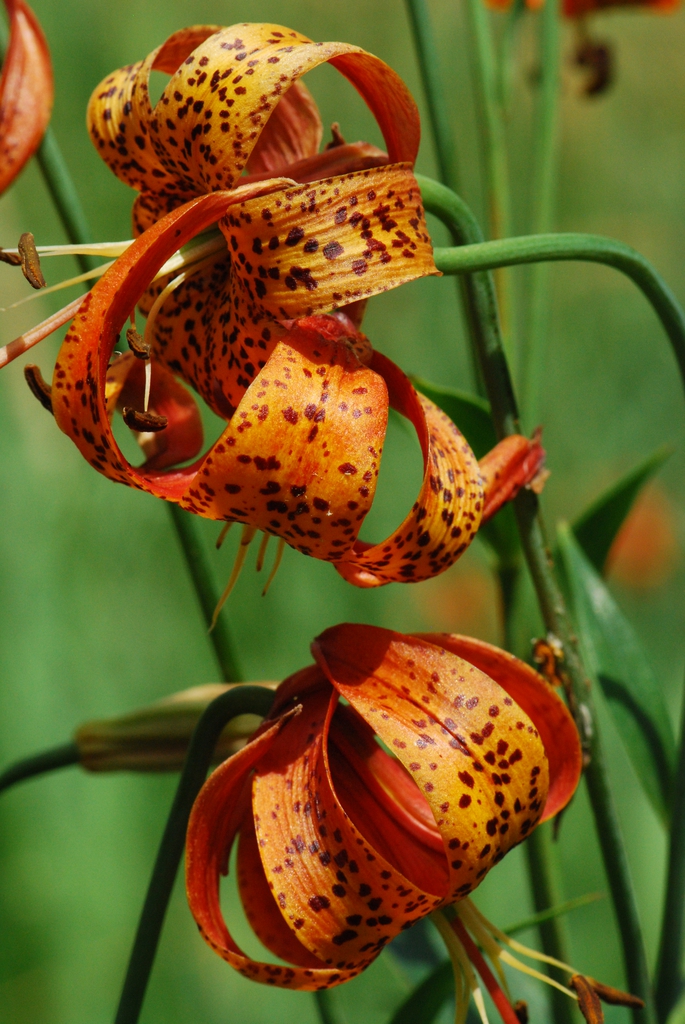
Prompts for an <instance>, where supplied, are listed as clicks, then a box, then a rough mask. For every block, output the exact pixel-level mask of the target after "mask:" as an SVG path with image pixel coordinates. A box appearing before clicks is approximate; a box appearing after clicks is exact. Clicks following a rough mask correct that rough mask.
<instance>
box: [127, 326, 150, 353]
mask: <svg viewBox="0 0 685 1024" xmlns="http://www.w3.org/2000/svg"><path fill="white" fill-rule="evenodd" d="M126 341H127V342H128V347H129V348H130V349H131V352H133V355H134V356H135V357H136V359H149V358H150V345H149V343H148V342H147V341H145V339H144V337H143V336H142V334H138V331H137V330H136V329H135V327H129V329H128V330H127V331H126Z"/></svg>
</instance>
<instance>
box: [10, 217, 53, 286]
mask: <svg viewBox="0 0 685 1024" xmlns="http://www.w3.org/2000/svg"><path fill="white" fill-rule="evenodd" d="M17 249H18V250H19V261H20V263H21V269H22V271H23V274H24V277H25V278H26V280H27V281H28V283H29V284H30V285H31V287H32V288H45V287H46V283H45V278H44V277H43V271H42V270H41V269H40V258H39V256H38V251H37V249H36V243H35V240H34V237H33V235H32V234H31V232H30V231H25V232H24V234H23V235H22V236H21V238H20V239H19V245H18V246H17Z"/></svg>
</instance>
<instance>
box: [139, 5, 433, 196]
mask: <svg viewBox="0 0 685 1024" xmlns="http://www.w3.org/2000/svg"><path fill="white" fill-rule="evenodd" d="M191 58H192V59H191ZM326 61H330V62H331V63H332V64H333V65H334V66H335V67H336V68H337V69H338V70H339V71H340V72H341V73H342V74H343V75H345V77H346V78H348V79H349V80H350V81H351V82H352V84H353V85H354V86H355V88H356V89H357V90H358V91H359V92H360V94H361V95H362V97H363V98H364V100H365V101H366V103H367V104H368V106H369V107H370V109H371V111H372V113H373V114H374V115H375V117H376V120H377V121H378V124H379V127H380V129H381V131H382V133H383V137H384V139H385V141H386V145H387V148H388V155H389V157H390V160H391V161H393V162H399V161H408V162H410V163H412V164H413V162H414V160H415V159H416V154H417V152H418V146H419V140H420V122H419V116H418V111H417V108H416V104H415V103H414V100H413V99H412V97H411V94H410V93H409V91H408V90H407V87H406V86H405V85H404V83H403V82H402V80H401V79H400V78H399V76H398V75H397V74H396V73H395V72H394V71H393V70H392V69H391V68H389V67H388V66H387V65H386V64H384V62H383V61H381V60H379V59H378V58H377V57H374V56H372V55H371V54H368V53H366V52H365V51H364V50H361V49H360V48H359V47H355V46H351V45H349V44H346V43H313V42H311V40H309V39H307V37H306V36H303V35H300V34H299V33H298V32H294V31H293V30H292V29H288V28H285V27H283V26H279V25H269V24H241V25H232V26H230V27H229V28H225V29H222V30H221V31H219V32H216V33H214V34H213V35H212V36H209V37H208V38H207V39H206V40H204V42H202V43H201V44H200V45H199V46H197V47H196V48H195V50H194V51H193V52H192V54H191V55H190V56H189V57H188V58H186V60H185V61H184V62H183V63H182V64H181V66H180V67H179V68H178V69H177V70H176V71H175V73H174V74H173V75H172V77H171V80H170V82H169V83H168V85H167V87H166V89H165V90H164V92H163V94H162V96H161V98H160V100H159V102H158V104H157V106H156V107H155V115H156V117H155V121H154V124H153V126H152V137H153V142H154V145H155V150H156V152H157V153H158V154H159V155H160V160H161V162H162V164H163V166H164V167H165V169H166V170H167V171H168V172H169V174H171V175H173V176H175V177H178V178H179V179H181V180H183V181H184V182H185V183H186V185H187V186H188V187H194V188H195V189H196V190H197V191H204V190H213V189H227V188H232V187H233V186H234V185H235V184H236V183H237V181H238V178H239V177H240V174H241V173H242V172H243V171H244V170H245V168H246V167H247V165H248V161H249V159H250V156H251V154H252V152H253V150H254V149H255V147H256V145H257V141H258V139H259V136H260V133H261V132H262V131H263V130H264V128H265V126H266V124H267V123H268V120H269V117H270V115H271V114H272V113H273V111H274V109H276V107H277V104H278V103H279V100H280V99H281V98H282V97H283V96H284V95H286V94H287V90H288V88H289V87H290V86H291V84H292V83H293V82H294V81H296V80H297V79H298V78H300V77H301V76H302V75H304V74H306V73H307V71H311V70H312V69H313V68H315V67H318V65H320V64H322V63H325V62H326ZM208 115H209V116H208Z"/></svg>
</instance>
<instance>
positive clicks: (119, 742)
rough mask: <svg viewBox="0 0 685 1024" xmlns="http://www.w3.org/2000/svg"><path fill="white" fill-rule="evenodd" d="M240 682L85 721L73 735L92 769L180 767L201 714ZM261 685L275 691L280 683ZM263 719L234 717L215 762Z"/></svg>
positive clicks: (170, 769) (187, 692)
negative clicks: (122, 713)
mask: <svg viewBox="0 0 685 1024" xmlns="http://www.w3.org/2000/svg"><path fill="white" fill-rule="evenodd" d="M236 685H239V684H237V683H205V684H204V685H203V686H192V687H191V688H190V689H188V690H181V691H180V693H174V694H172V695H171V696H170V697H164V698H163V699H162V700H159V701H156V702H155V703H154V704H150V705H148V706H147V707H144V708H139V709H138V710H136V711H132V712H131V713H130V714H128V715H121V716H120V717H118V718H105V719H100V720H96V721H93V722H86V723H85V724H84V725H82V726H80V728H79V729H77V731H76V734H75V736H74V740H75V742H76V745H77V747H78V749H79V760H80V763H81V765H82V766H83V767H84V768H87V769H88V771H92V772H112V771H122V770H126V771H134V772H173V771H180V769H181V768H182V767H183V762H184V760H185V756H186V753H187V750H188V744H189V743H190V737H191V736H192V734H193V730H194V729H195V726H196V725H197V722H198V720H199V718H200V716H201V715H202V712H203V711H204V710H205V708H206V707H207V706H208V705H209V704H210V703H211V701H213V700H214V699H215V698H216V697H219V696H221V694H222V693H225V692H226V691H227V690H230V689H231V688H232V687H233V686H236ZM256 685H257V686H265V687H268V688H269V689H275V688H276V685H277V684H276V683H257V684H256ZM260 721H261V719H260V718H259V716H258V715H237V716H236V717H235V718H233V719H232V720H231V721H230V722H229V723H228V725H227V726H226V728H225V729H224V731H223V732H222V733H221V736H220V737H219V742H218V743H217V745H216V749H215V752H214V760H215V763H216V764H218V763H219V762H221V761H224V760H225V759H226V758H227V757H230V755H231V754H234V753H235V752H236V751H237V750H240V748H241V747H242V746H243V745H244V743H245V742H246V740H247V739H249V737H250V736H251V735H252V733H253V732H254V731H255V729H256V728H257V726H258V725H259V723H260Z"/></svg>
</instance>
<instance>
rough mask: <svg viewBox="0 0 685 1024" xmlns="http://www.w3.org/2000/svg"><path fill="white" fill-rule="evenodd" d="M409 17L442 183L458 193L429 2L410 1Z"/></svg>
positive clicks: (454, 153)
mask: <svg viewBox="0 0 685 1024" xmlns="http://www.w3.org/2000/svg"><path fill="white" fill-rule="evenodd" d="M407 13H408V15H409V20H410V22H411V27H412V33H413V37H414V45H415V47H416V56H417V58H418V61H419V68H420V70H421V79H422V81H423V88H424V91H425V94H426V103H427V104H428V117H429V120H430V125H431V129H432V132H433V140H434V142H435V153H436V157H437V163H438V172H439V175H440V180H441V181H444V183H445V184H446V185H447V186H449V188H451V189H454V190H455V191H457V190H458V189H459V165H458V160H457V146H456V133H455V131H454V125H453V124H452V122H451V119H450V116H449V113H448V110H447V104H446V102H445V95H446V94H445V89H444V86H443V80H442V69H441V67H440V58H439V56H438V50H437V47H436V45H435V36H434V35H433V27H432V25H431V20H430V14H429V13H428V5H427V3H426V0H407Z"/></svg>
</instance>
